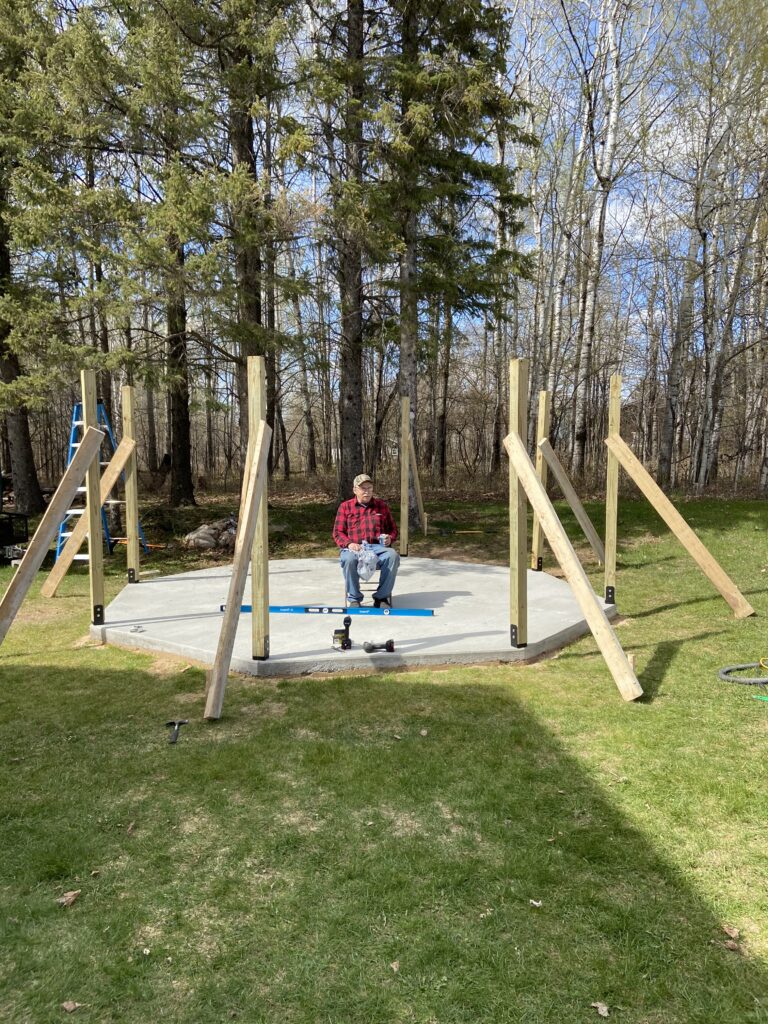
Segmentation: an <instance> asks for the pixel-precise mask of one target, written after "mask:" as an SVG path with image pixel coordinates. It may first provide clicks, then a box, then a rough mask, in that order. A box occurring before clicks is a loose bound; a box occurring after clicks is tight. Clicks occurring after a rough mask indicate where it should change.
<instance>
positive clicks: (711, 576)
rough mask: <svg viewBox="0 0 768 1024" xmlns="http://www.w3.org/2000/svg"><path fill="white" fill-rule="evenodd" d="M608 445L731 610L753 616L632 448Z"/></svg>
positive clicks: (614, 440)
mask: <svg viewBox="0 0 768 1024" xmlns="http://www.w3.org/2000/svg"><path fill="white" fill-rule="evenodd" d="M605 443H606V444H607V445H608V448H609V449H610V450H611V452H612V453H613V454H614V455H615V456H616V458H617V459H618V461H619V462H620V463H621V466H622V468H623V469H624V470H625V471H626V472H627V473H629V475H630V476H631V477H632V479H633V480H634V482H635V483H636V484H637V486H638V487H639V488H640V490H641V491H642V493H643V494H644V495H645V497H646V498H647V499H648V501H649V502H650V503H651V505H652V506H653V507H654V509H655V510H656V512H658V514H659V515H660V516H661V518H662V519H663V520H664V522H665V523H666V524H667V526H668V527H669V528H670V530H671V531H672V533H674V535H675V536H676V537H677V539H678V540H679V541H680V543H681V544H682V545H683V547H684V548H685V550H686V551H687V552H688V554H689V555H690V556H691V558H692V559H693V560H694V562H695V563H696V564H697V565H698V567H699V568H700V569H701V571H702V572H703V573H704V575H705V576H706V577H707V579H708V580H709V582H710V583H711V584H712V586H713V587H714V588H715V589H716V590H717V591H719V592H720V594H721V595H722V597H723V598H724V600H725V601H727V602H728V604H729V605H730V606H731V608H732V609H733V613H734V615H735V616H736V618H737V619H746V618H747V617H748V616H749V615H754V614H755V609H754V608H753V607H752V605H751V604H750V603H749V602H748V601H747V600H746V598H745V597H744V595H743V594H742V593H741V591H740V590H739V588H738V587H737V586H736V584H735V583H734V582H733V580H732V579H731V577H730V576H729V575H728V574H727V573H726V572H725V571H724V570H723V569H722V567H721V566H720V564H719V563H718V562H717V560H716V559H715V558H714V557H713V556H712V554H711V553H710V552H709V551H708V550H707V548H706V547H705V546H704V544H702V542H701V541H700V540H699V538H698V537H697V536H696V534H695V533H694V532H693V530H692V529H691V528H690V526H689V525H688V523H686V521H685V520H684V519H683V517H682V516H681V515H680V513H679V512H678V511H677V509H676V508H675V506H674V505H673V504H672V502H671V501H670V500H669V498H668V497H667V496H666V494H665V493H664V491H662V489H661V488H660V487H659V485H658V484H657V483H656V481H655V480H654V479H653V477H652V476H651V475H650V473H649V472H648V471H647V470H646V469H645V467H644V466H643V464H642V463H641V462H640V460H639V459H638V458H637V456H636V455H635V454H634V452H633V451H632V449H631V448H630V447H629V445H627V444H626V443H625V442H624V441H622V439H621V438H620V437H618V436H617V435H611V436H610V437H608V438H607V439H606V442H605Z"/></svg>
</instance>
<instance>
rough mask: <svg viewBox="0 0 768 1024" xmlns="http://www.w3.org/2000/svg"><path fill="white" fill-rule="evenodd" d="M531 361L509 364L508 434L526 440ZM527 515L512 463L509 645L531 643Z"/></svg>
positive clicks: (510, 476) (510, 481)
mask: <svg viewBox="0 0 768 1024" xmlns="http://www.w3.org/2000/svg"><path fill="white" fill-rule="evenodd" d="M527 422H528V360H527V359H512V360H510V363H509V432H510V434H517V435H519V436H520V437H521V438H522V437H527V435H528V430H527ZM527 514H528V509H527V504H526V500H525V490H524V488H523V486H522V484H521V482H520V480H519V479H518V476H517V472H516V469H515V467H514V466H513V464H512V463H511V462H510V464H509V642H510V643H511V644H512V646H513V647H526V646H527V644H528V578H527V572H528V566H527V561H528V560H527V557H526V555H527V548H528V523H527V519H526V516H527Z"/></svg>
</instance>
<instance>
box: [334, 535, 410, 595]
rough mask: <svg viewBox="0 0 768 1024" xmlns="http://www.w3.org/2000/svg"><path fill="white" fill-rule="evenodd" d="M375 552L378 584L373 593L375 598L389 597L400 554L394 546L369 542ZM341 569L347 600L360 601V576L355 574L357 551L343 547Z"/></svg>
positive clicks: (395, 576)
mask: <svg viewBox="0 0 768 1024" xmlns="http://www.w3.org/2000/svg"><path fill="white" fill-rule="evenodd" d="M371 547H372V548H373V550H374V551H375V552H376V568H377V569H379V585H378V587H377V588H376V593H375V594H374V595H373V596H374V599H376V600H380V601H381V600H383V599H384V598H385V597H387V598H388V597H389V596H390V594H391V593H392V590H393V588H394V586H395V580H396V579H397V570H398V569H399V568H400V555H399V554H398V553H397V552H396V551H395V549H394V548H387V547H385V546H384V545H383V544H371ZM341 571H342V572H343V573H344V585H345V586H346V588H347V600H348V601H362V600H363V592H362V590H361V589H360V577H359V576H358V575H357V552H355V551H349V550H348V549H346V548H345V549H344V550H343V551H342V552H341Z"/></svg>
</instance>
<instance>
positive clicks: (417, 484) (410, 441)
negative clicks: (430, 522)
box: [408, 430, 427, 537]
mask: <svg viewBox="0 0 768 1024" xmlns="http://www.w3.org/2000/svg"><path fill="white" fill-rule="evenodd" d="M408 455H409V457H410V460H411V472H412V473H413V487H414V490H415V491H416V502H417V504H418V506H419V519H421V529H422V530H423V532H424V536H425V537H426V536H427V517H426V514H425V512H424V502H423V501H422V499H421V482H420V480H419V464H418V463H417V461H416V448H415V447H414V444H413V434H412V433H411V432H410V430H409V431H408Z"/></svg>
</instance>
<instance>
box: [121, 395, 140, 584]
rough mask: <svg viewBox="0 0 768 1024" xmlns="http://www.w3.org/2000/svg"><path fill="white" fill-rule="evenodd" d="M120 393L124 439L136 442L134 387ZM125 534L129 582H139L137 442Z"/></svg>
mask: <svg viewBox="0 0 768 1024" xmlns="http://www.w3.org/2000/svg"><path fill="white" fill-rule="evenodd" d="M120 395H121V398H122V405H123V440H125V439H126V438H128V439H129V440H131V441H134V442H135V439H136V428H135V423H134V390H133V387H132V386H131V385H130V384H125V385H123V387H122V389H121V391H120ZM125 534H126V540H127V542H128V545H127V551H126V555H125V564H126V569H127V571H128V582H129V583H138V582H139V573H140V569H141V544H140V543H139V475H138V467H137V465H136V445H135V444H134V447H133V450H132V451H131V454H130V455H129V456H128V461H127V462H126V464H125Z"/></svg>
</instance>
